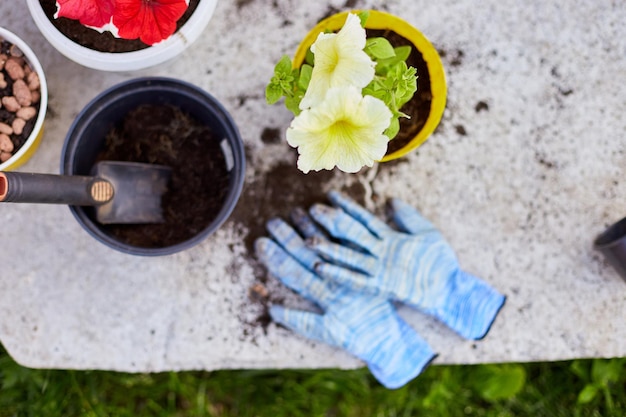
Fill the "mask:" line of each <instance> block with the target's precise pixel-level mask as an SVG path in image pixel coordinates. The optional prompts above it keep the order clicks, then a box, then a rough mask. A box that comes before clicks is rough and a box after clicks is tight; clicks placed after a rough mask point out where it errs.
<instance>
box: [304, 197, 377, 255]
mask: <svg viewBox="0 0 626 417" xmlns="http://www.w3.org/2000/svg"><path fill="white" fill-rule="evenodd" d="M309 213H310V214H311V217H313V218H314V219H315V221H316V222H318V223H319V224H320V225H321V226H322V227H323V228H324V229H326V231H327V232H328V233H329V234H330V235H331V236H333V237H334V238H336V239H339V240H343V241H347V242H349V243H351V244H352V245H355V246H356V247H358V248H361V249H363V250H365V251H367V252H369V253H376V248H377V247H378V245H379V244H380V240H379V239H378V238H377V237H376V236H375V235H373V234H372V233H371V232H370V231H369V230H368V229H367V228H366V227H365V226H364V225H363V224H361V223H359V222H358V221H357V220H355V219H354V218H353V217H351V216H350V215H348V214H347V213H346V212H345V211H343V210H342V209H339V208H334V207H329V206H325V205H323V204H315V205H314V206H313V207H311V209H310V210H309Z"/></svg>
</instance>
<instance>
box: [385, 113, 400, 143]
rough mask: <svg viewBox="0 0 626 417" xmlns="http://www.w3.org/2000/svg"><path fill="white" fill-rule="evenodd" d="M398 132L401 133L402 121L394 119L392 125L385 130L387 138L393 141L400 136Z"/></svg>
mask: <svg viewBox="0 0 626 417" xmlns="http://www.w3.org/2000/svg"><path fill="white" fill-rule="evenodd" d="M398 132H400V120H399V119H398V118H397V117H393V118H392V119H391V124H390V125H389V127H388V128H387V129H386V130H385V136H387V137H388V138H389V140H391V139H393V138H395V137H396V136H397V135H398Z"/></svg>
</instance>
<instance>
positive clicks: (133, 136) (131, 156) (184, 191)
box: [98, 105, 230, 248]
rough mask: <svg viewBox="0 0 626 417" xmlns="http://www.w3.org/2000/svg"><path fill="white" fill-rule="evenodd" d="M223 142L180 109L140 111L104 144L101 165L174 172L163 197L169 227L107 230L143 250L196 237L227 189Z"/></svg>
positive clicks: (130, 115)
mask: <svg viewBox="0 0 626 417" xmlns="http://www.w3.org/2000/svg"><path fill="white" fill-rule="evenodd" d="M220 140H221V138H217V137H214V136H213V134H212V132H211V129H210V127H208V126H206V125H204V124H202V123H201V122H199V121H198V120H196V119H194V118H192V117H191V116H189V115H187V114H185V113H183V112H181V111H180V110H179V109H178V108H176V107H172V106H168V105H142V106H140V107H138V108H137V109H135V110H133V111H131V112H129V113H128V115H127V116H126V117H125V118H124V120H123V121H122V123H121V124H120V125H119V126H116V127H115V128H114V129H113V130H112V131H111V132H110V133H109V134H108V136H107V138H106V149H105V150H103V152H102V153H101V154H100V155H99V158H98V159H99V160H111V161H133V162H145V163H153V164H162V165H166V166H169V167H171V168H172V177H171V181H170V184H169V189H168V191H167V192H166V193H165V194H164V196H163V202H162V206H163V214H164V217H165V223H163V224H147V225H107V226H103V227H104V228H105V230H106V231H107V232H108V233H110V234H112V235H113V236H115V237H116V238H117V239H119V240H120V241H122V242H125V243H127V244H130V245H134V246H137V247H143V248H158V247H166V246H171V245H174V244H177V243H180V242H183V241H185V240H187V239H190V238H192V237H193V236H195V235H197V234H198V232H200V231H201V230H203V229H204V228H206V227H207V226H208V225H209V224H210V223H211V222H212V221H213V220H214V219H215V217H216V215H217V213H218V212H219V210H220V208H221V206H222V204H223V202H224V200H225V199H226V195H227V192H228V189H229V179H230V174H229V173H228V171H227V170H226V162H225V159H224V154H223V153H222V151H221V148H220Z"/></svg>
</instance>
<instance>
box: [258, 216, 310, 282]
mask: <svg viewBox="0 0 626 417" xmlns="http://www.w3.org/2000/svg"><path fill="white" fill-rule="evenodd" d="M266 227H267V231H268V232H269V233H270V235H271V236H272V237H273V238H274V240H276V242H278V244H279V245H280V246H282V248H283V249H285V251H287V253H289V254H290V255H291V256H293V257H294V258H295V259H296V260H297V261H298V262H300V263H301V264H302V265H304V266H305V267H306V268H308V269H309V270H311V271H312V270H313V266H314V265H315V263H317V262H319V261H320V258H319V257H318V256H317V254H316V253H315V252H314V251H312V250H311V249H310V248H309V247H308V246H307V245H306V244H305V243H304V240H303V239H302V238H301V237H300V235H299V234H298V233H297V232H296V231H295V230H294V229H292V228H291V226H289V224H287V223H286V222H285V221H284V220H282V219H280V218H274V219H271V220H270V221H268V222H267V225H266Z"/></svg>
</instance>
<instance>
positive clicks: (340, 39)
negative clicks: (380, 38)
mask: <svg viewBox="0 0 626 417" xmlns="http://www.w3.org/2000/svg"><path fill="white" fill-rule="evenodd" d="M365 40H366V35H365V29H363V27H362V26H361V21H360V20H359V17H358V16H357V15H355V14H352V13H350V14H349V15H348V18H347V19H346V23H345V24H344V26H343V28H341V30H340V31H339V32H337V33H320V34H319V36H318V37H317V39H316V41H315V43H314V44H313V45H311V52H313V54H314V55H315V65H314V66H313V72H312V74H311V81H310V83H309V86H308V88H307V90H306V93H305V95H304V98H303V99H302V101H301V102H300V109H302V110H305V109H308V108H311V107H313V106H316V105H317V104H319V103H320V102H321V101H322V100H324V96H325V95H326V92H327V91H328V90H329V89H330V88H332V87H345V86H354V87H357V88H359V89H362V88H363V87H365V86H366V85H368V84H369V83H370V82H371V81H372V80H373V79H374V66H375V65H376V63H375V62H374V61H372V60H371V58H370V57H369V56H368V55H367V54H366V53H365V52H364V51H363V48H364V47H365Z"/></svg>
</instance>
